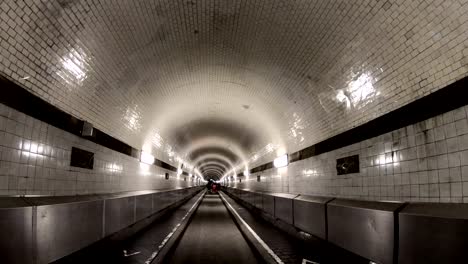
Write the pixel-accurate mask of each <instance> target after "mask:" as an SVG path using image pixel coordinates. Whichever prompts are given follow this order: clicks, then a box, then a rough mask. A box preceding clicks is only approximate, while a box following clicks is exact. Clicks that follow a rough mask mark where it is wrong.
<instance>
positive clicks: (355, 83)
mask: <svg viewBox="0 0 468 264" xmlns="http://www.w3.org/2000/svg"><path fill="white" fill-rule="evenodd" d="M351 79H352V80H351V81H350V82H349V84H348V87H347V88H345V89H341V90H338V92H337V95H336V99H337V100H338V101H339V102H341V103H345V104H346V108H348V109H349V108H351V107H353V108H358V109H359V108H361V107H363V106H366V105H367V104H368V103H371V102H372V99H373V98H374V97H376V96H378V95H379V94H380V92H378V91H376V90H375V88H374V85H373V83H372V76H371V74H370V73H369V72H366V73H363V74H361V75H359V77H357V78H356V77H355V76H352V77H351Z"/></svg>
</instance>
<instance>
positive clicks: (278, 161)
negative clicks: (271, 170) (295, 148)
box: [273, 154, 289, 168]
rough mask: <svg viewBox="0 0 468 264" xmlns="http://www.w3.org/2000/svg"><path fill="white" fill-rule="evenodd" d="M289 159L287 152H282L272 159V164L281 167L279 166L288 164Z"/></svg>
mask: <svg viewBox="0 0 468 264" xmlns="http://www.w3.org/2000/svg"><path fill="white" fill-rule="evenodd" d="M288 164H289V161H288V154H284V155H282V156H279V157H278V158H276V159H275V160H274V161H273V166H275V168H281V167H286V166H288Z"/></svg>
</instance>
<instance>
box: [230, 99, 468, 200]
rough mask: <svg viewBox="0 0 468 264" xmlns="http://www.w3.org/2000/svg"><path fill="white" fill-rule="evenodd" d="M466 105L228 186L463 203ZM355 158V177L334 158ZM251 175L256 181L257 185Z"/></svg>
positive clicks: (467, 177)
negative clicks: (341, 171)
mask: <svg viewBox="0 0 468 264" xmlns="http://www.w3.org/2000/svg"><path fill="white" fill-rule="evenodd" d="M467 113H468V106H465V107H462V108H459V109H456V110H454V111H450V112H447V113H445V114H443V115H439V116H437V117H434V118H430V119H428V120H425V121H423V122H420V123H417V124H413V125H410V126H407V127H404V128H401V129H398V130H396V131H393V132H391V133H387V134H384V135H381V136H378V137H375V138H372V139H368V140H365V141H363V142H360V143H357V144H354V145H351V146H347V147H344V148H341V149H338V150H335V151H332V152H328V153H324V154H322V155H319V156H315V157H312V158H309V159H305V160H301V161H298V162H294V163H291V164H289V166H288V167H285V168H279V169H270V170H267V171H263V172H260V173H256V174H252V175H250V176H249V177H248V178H247V179H246V178H245V177H242V178H241V180H242V182H241V183H239V179H237V181H235V182H231V183H230V186H233V187H238V188H247V189H252V190H259V191H269V192H289V193H296V194H310V195H320V196H322V195H323V196H335V197H347V198H356V199H366V200H402V201H424V202H465V203H466V202H468V118H467ZM356 154H358V155H359V162H360V173H354V174H347V175H337V172H336V168H335V166H336V159H337V158H341V157H346V156H351V155H356ZM257 175H261V181H260V182H257Z"/></svg>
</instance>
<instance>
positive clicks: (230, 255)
mask: <svg viewBox="0 0 468 264" xmlns="http://www.w3.org/2000/svg"><path fill="white" fill-rule="evenodd" d="M164 263H259V261H258V259H257V257H256V256H255V254H254V253H253V251H252V250H251V249H250V247H249V244H248V243H247V242H246V240H245V239H244V237H243V236H242V234H241V232H240V231H239V229H238V228H237V226H236V224H235V223H234V221H233V219H232V218H231V216H230V215H229V212H228V210H227V208H226V206H225V205H224V204H223V202H222V200H221V198H220V197H219V195H218V194H206V195H205V197H204V199H203V201H202V202H201V204H200V206H199V207H198V210H197V211H196V212H195V214H194V215H193V218H192V220H191V223H190V224H189V225H188V227H187V229H186V231H185V233H184V234H183V236H182V238H181V239H180V241H179V243H178V244H177V245H176V246H175V249H174V250H173V252H172V253H171V254H170V255H169V256H167V257H166V259H165V261H164Z"/></svg>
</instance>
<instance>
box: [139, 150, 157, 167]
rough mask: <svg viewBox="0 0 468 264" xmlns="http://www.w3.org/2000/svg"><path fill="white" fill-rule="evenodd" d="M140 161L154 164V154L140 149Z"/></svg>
mask: <svg viewBox="0 0 468 264" xmlns="http://www.w3.org/2000/svg"><path fill="white" fill-rule="evenodd" d="M140 161H141V162H143V163H146V164H150V165H152V164H154V156H153V155H151V154H149V153H146V152H143V151H142V152H141V155H140Z"/></svg>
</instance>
